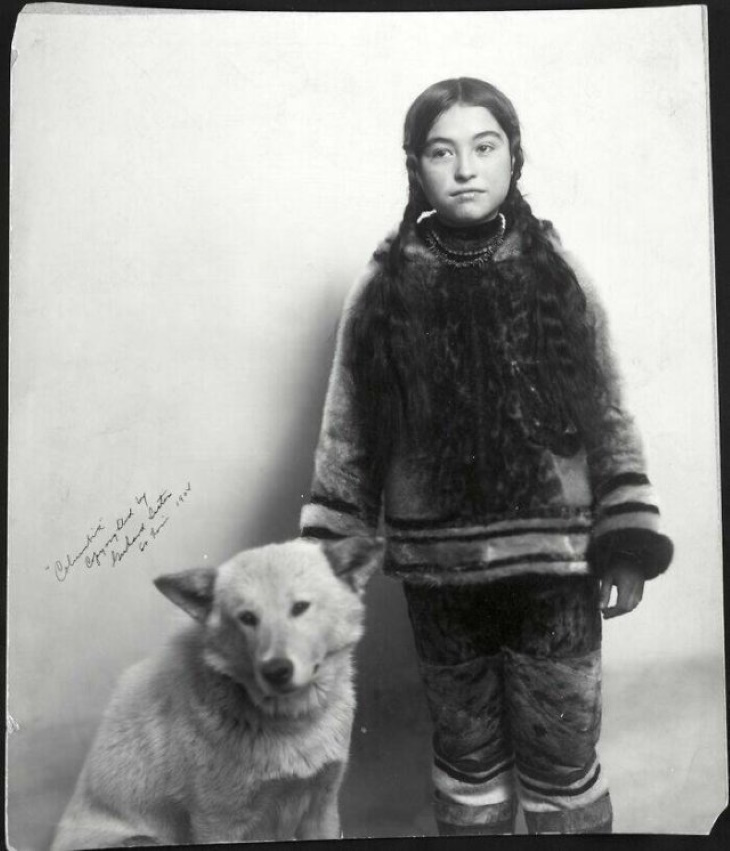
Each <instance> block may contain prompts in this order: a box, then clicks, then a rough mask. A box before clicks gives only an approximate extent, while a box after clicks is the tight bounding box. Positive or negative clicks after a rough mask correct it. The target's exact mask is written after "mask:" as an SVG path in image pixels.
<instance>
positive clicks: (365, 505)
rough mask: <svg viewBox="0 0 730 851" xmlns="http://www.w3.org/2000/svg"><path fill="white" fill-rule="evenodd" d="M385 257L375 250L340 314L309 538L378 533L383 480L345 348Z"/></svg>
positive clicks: (307, 508)
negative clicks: (359, 413)
mask: <svg viewBox="0 0 730 851" xmlns="http://www.w3.org/2000/svg"><path fill="white" fill-rule="evenodd" d="M382 256H383V252H382V251H380V250H379V251H376V253H375V255H374V258H373V259H372V260H371V262H370V263H369V264H368V266H367V268H366V269H365V272H364V273H363V274H362V276H361V277H360V279H359V280H358V281H357V282H356V283H355V285H354V287H353V288H352V290H351V291H350V293H349V294H348V297H347V300H346V302H345V306H344V309H343V312H342V317H341V319H340V324H339V328H338V333H337V344H336V348H335V355H334V361H333V364H332V370H331V372H330V377H329V384H328V386H327V396H326V399H325V406H324V412H323V416H322V425H321V429H320V434H319V441H318V443H317V448H316V450H315V456H314V475H313V479H312V491H311V495H310V498H309V501H308V502H307V503H306V504H305V505H304V507H303V509H302V513H301V522H300V525H301V534H302V535H304V536H306V537H316V538H322V539H328V538H341V537H346V536H350V535H373V534H375V531H376V527H377V524H378V517H379V513H380V502H381V491H382V484H383V483H382V482H381V481H378V480H376V479H375V476H374V473H373V465H372V460H371V459H370V458H369V455H368V451H367V441H366V440H365V435H364V433H363V423H362V422H361V420H360V418H358V416H357V406H356V402H355V387H354V384H353V379H352V374H351V372H350V370H349V368H348V366H347V357H346V352H347V351H348V349H349V344H350V333H351V328H352V322H353V319H354V318H355V317H356V315H357V311H358V309H359V302H360V300H361V298H362V294H363V292H364V291H365V289H366V288H367V287H368V286H369V285H370V284H371V283H372V281H373V280H374V278H375V276H376V275H377V274H378V273H379V270H380V265H379V264H380V262H382Z"/></svg>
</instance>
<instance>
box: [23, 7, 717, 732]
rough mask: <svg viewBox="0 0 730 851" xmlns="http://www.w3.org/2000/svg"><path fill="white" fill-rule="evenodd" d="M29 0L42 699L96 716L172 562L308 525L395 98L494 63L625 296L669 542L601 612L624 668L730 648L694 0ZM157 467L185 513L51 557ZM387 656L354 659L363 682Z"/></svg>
mask: <svg viewBox="0 0 730 851" xmlns="http://www.w3.org/2000/svg"><path fill="white" fill-rule="evenodd" d="M40 11H42V10H40V9H39V8H38V7H32V6H31V7H29V8H28V9H27V11H26V13H25V14H23V15H22V16H21V18H20V20H19V23H18V28H17V32H16V35H15V40H14V50H15V61H14V65H13V80H12V151H11V153H12V187H11V188H12V199H11V217H12V219H11V223H12V234H11V252H12V281H11V300H10V308H11V344H10V469H9V471H10V508H9V536H10V549H9V589H8V590H9V626H8V630H9V641H8V662H9V668H8V679H9V689H10V691H9V704H8V708H9V711H10V712H11V713H12V715H13V717H14V718H15V719H16V720H17V721H18V722H19V723H20V724H21V726H25V727H26V728H27V727H31V728H32V727H33V726H34V725H36V726H50V725H53V724H57V723H60V722H67V721H73V720H74V719H77V718H92V717H95V716H97V715H98V713H99V711H100V709H101V707H102V705H103V703H104V702H105V700H106V698H107V697H108V694H109V689H110V688H111V685H112V683H113V681H114V679H115V678H116V676H117V675H118V673H119V672H120V670H121V669H122V668H123V667H124V666H126V665H127V664H128V663H129V662H131V661H132V660H134V659H136V658H138V657H139V656H141V655H143V654H145V653H146V652H148V651H149V650H150V649H151V648H152V647H153V646H154V645H155V644H156V643H157V642H158V640H159V639H160V637H162V636H164V635H167V634H169V633H170V631H171V630H172V629H174V628H175V626H176V624H178V623H179V622H180V621H181V620H182V619H184V615H182V614H181V613H177V612H176V611H175V610H174V609H173V607H171V606H170V605H169V603H168V602H167V601H165V600H164V599H163V597H162V596H161V595H159V594H158V593H157V592H156V591H155V590H154V588H153V587H152V585H151V582H150V580H151V579H152V577H154V576H156V575H157V574H159V573H162V572H165V571H168V570H173V569H181V568H184V567H188V566H193V565H197V564H203V563H216V562H218V561H220V560H222V559H224V558H226V557H228V556H229V555H230V554H232V553H233V552H235V551H237V550H239V549H241V548H243V547H247V546H250V545H254V544H259V543H263V542H266V541H270V540H278V539H283V538H286V537H289V536H292V535H294V534H296V531H297V519H298V512H299V507H300V505H301V502H302V499H303V496H304V495H305V494H306V491H307V487H308V484H309V476H310V468H311V457H312V452H313V448H314V442H315V439H316V433H317V429H318V425H319V416H320V411H321V404H322V399H323V395H324V389H325V382H326V376H327V370H328V365H329V360H330V358H331V354H332V347H333V341H334V330H335V325H336V321H337V316H338V312H339V308H340V306H341V303H342V299H343V298H344V295H345V293H346V291H347V289H348V287H349V286H350V284H351V282H352V281H353V279H354V277H355V276H356V275H357V274H358V272H359V271H360V270H361V268H362V266H363V265H364V264H365V262H366V261H367V259H368V257H369V255H370V253H371V252H372V250H373V248H374V247H375V245H376V244H377V242H378V240H379V239H380V238H381V237H382V236H383V235H384V234H385V233H386V232H387V231H388V230H389V229H390V228H391V227H392V226H393V225H394V224H396V223H397V221H398V219H399V217H400V213H401V209H402V206H403V203H404V200H405V175H404V168H403V163H402V158H401V153H400V144H401V140H400V130H401V124H402V119H403V115H404V113H405V110H406V108H407V106H408V105H409V103H410V102H411V100H412V99H413V98H414V97H415V96H416V95H417V94H418V93H419V92H420V91H421V90H422V89H423V88H425V87H426V86H427V85H429V84H430V83H432V82H434V81H435V80H438V79H442V78H445V77H448V76H457V75H470V76H478V77H482V78H485V79H488V80H491V81H493V82H494V83H496V84H497V85H498V86H500V87H502V88H503V89H504V90H505V91H506V92H507V93H508V95H509V96H510V97H511V98H512V99H513V101H514V103H515V105H516V107H517V109H518V112H519V113H520V115H521V118H522V121H523V134H524V143H525V148H526V152H527V165H526V168H525V173H524V181H523V183H524V188H525V189H526V191H527V192H528V193H529V194H528V197H529V200H530V202H531V203H532V204H533V207H534V209H535V211H536V212H537V213H538V214H539V215H543V216H545V217H547V218H550V219H552V220H553V221H554V222H555V223H556V225H557V227H558V228H559V230H560V232H561V233H562V236H563V241H564V243H565V244H566V245H567V246H568V247H569V248H571V249H572V250H574V251H575V252H576V253H577V254H578V255H579V256H580V257H581V259H582V260H583V262H584V265H586V266H587V267H588V268H589V269H590V270H591V272H592V273H593V275H594V277H595V278H596V280H597V282H598V285H599V288H600V290H601V291H602V293H603V295H604V299H605V302H606V304H607V307H608V310H609V312H610V315H611V317H612V320H613V322H612V325H613V332H614V338H615V343H616V348H617V351H618V352H619V354H620V360H621V363H622V365H623V367H624V372H625V375H626V389H627V395H628V399H629V402H630V405H631V407H632V408H633V410H634V412H635V414H636V416H637V419H638V421H639V424H640V426H641V429H642V431H643V434H644V438H645V442H646V447H647V452H648V456H649V461H650V472H651V475H652V478H653V480H654V481H655V483H656V485H657V487H658V489H659V491H660V493H661V495H662V505H663V513H664V518H665V524H666V528H667V530H668V532H669V533H670V534H671V535H672V536H673V538H674V540H675V542H676V546H677V554H676V561H675V564H674V566H673V568H672V570H671V572H670V573H669V574H668V575H667V576H666V577H665V578H662V579H661V580H658V581H657V582H655V583H652V584H651V586H649V587H648V588H647V592H646V598H645V601H644V602H643V603H642V606H641V608H640V610H639V611H637V612H636V613H635V614H633V615H632V616H631V617H629V618H624V619H620V620H617V621H614V622H611V623H610V624H609V625H607V628H606V659H607V664H608V665H614V666H619V665H631V664H633V663H635V662H637V661H639V660H641V661H642V662H646V661H657V662H661V661H662V660H668V659H674V658H677V657H682V656H686V657H687V658H688V659H690V658H693V657H696V656H706V655H712V654H717V653H721V652H722V623H721V553H720V532H719V484H718V467H717V451H718V450H717V428H716V420H717V407H716V395H715V386H716V378H715V359H714V358H715V355H714V351H715V349H714V316H713V301H714V300H713V291H712V270H711V259H710V258H711V244H710V240H711V230H710V218H709V216H710V208H709V190H708V169H709V164H708V147H707V142H708V136H707V134H708V127H707V112H706V109H707V100H706V97H707V92H706V87H705V58H704V53H703V37H702V19H701V10H700V9H698V8H697V7H694V8H681V9H680V8H675V9H670V10H667V9H664V10H662V9H645V10H638V9H637V10H625V11H623V12H621V13H620V14H613V13H610V12H574V13H568V14H567V15H566V14H562V13H538V12H534V13H529V14H527V15H525V14H522V13H502V14H481V15H467V14H458V15H450V14H440V15H438V16H433V15H387V16H381V15H347V16H336V15H309V14H301V15H296V16H286V15H269V14H245V15H244V14H226V13H212V14H195V15H192V14H154V15H145V14H142V13H130V12H127V13H124V14H120V15H113V14H109V13H108V10H107V13H105V14H81V11H82V10H79V8H78V7H74V13H72V14H61V13H60V10H59V9H58V8H56V9H54V8H53V7H50V8H48V7H47V8H46V13H44V14H40V13H39V12H40ZM188 483H189V484H190V492H189V495H188V496H187V497H186V498H185V500H184V502H183V503H182V504H180V505H175V500H176V499H177V497H178V496H179V495H180V494H181V493H182V492H183V491H184V489H185V488H186V487H187V485H188ZM164 489H169V491H170V492H171V494H172V498H171V499H170V500H169V501H168V502H167V503H166V505H165V512H166V514H164V513H163V514H160V515H159V517H160V518H161V517H162V516H169V521H168V524H167V525H166V526H165V528H164V529H162V531H161V532H160V535H159V537H157V538H155V539H154V540H152V539H151V538H149V543H148V546H147V547H146V548H145V551H144V552H140V551H139V546H138V545H136V546H135V547H133V548H132V550H131V551H130V553H129V554H128V555H127V556H126V557H125V558H124V560H123V561H122V562H121V563H119V564H117V565H116V566H114V567H112V566H111V565H110V563H109V558H108V557H104V558H102V559H101V564H100V565H98V566H95V567H92V568H90V569H87V568H85V567H83V566H82V561H83V559H82V561H80V562H79V563H78V564H77V565H75V566H74V567H73V568H72V569H71V570H70V572H69V574H68V576H67V578H66V580H65V581H64V582H59V581H58V580H57V579H56V578H55V576H54V569H53V565H54V562H55V561H56V560H57V559H58V560H64V559H65V556H66V554H67V553H68V554H70V555H72V556H73V555H74V554H75V553H76V552H78V551H79V550H80V549H81V548H82V547H83V546H84V544H85V541H86V535H87V534H92V533H93V531H94V530H95V529H96V528H97V525H99V524H100V525H103V526H105V527H106V528H105V530H104V532H106V531H107V530H110V529H111V528H112V527H113V526H114V524H115V521H116V519H117V518H118V517H121V516H123V515H124V514H125V513H126V512H127V510H128V508H129V507H132V508H134V511H135V513H134V515H133V517H132V520H130V521H129V524H130V525H129V526H128V527H127V528H128V529H132V524H133V523H138V522H141V519H142V518H141V516H140V515H139V513H138V512H139V507H138V506H137V504H136V497H139V496H141V495H142V494H143V493H146V494H147V496H148V499H152V498H154V497H156V496H157V495H158V494H161V493H162V492H163V491H164ZM103 534H104V533H103V532H100V533H99V535H98V537H97V538H95V540H94V544H93V545H92V546H95V545H96V543H97V541H98V542H102V536H103ZM145 535H146V536H147V537H149V533H148V532H146V533H145ZM386 589H392V593H393V594H394V593H395V592H396V591H397V588H396V586H391V585H390V584H389V583H387V582H386V581H385V580H378V582H377V584H376V586H374V589H373V593H372V594H371V595H370V599H371V604H373V605H377V606H379V607H381V608H380V609H379V612H380V614H379V616H378V619H377V622H378V623H379V624H381V626H384V628H385V627H387V629H389V630H390V633H389V635H390V637H389V641H390V643H391V644H392V646H393V647H395V648H397V649H396V650H395V651H394V657H393V658H395V659H396V660H403V659H410V656H409V652H410V649H409V647H410V645H409V644H408V642H409V641H410V638H409V635H408V632H407V628H406V625H405V623H404V619H403V611H402V608H401V606H400V601H396V598H395V597H391V596H390V595H391V591H390V590H386ZM368 646H371V647H382V646H383V644H382V642H377V643H376V642H373V643H371V644H370V645H368ZM403 648H405V649H403ZM380 665H381V660H380V659H375V658H373V659H366V660H364V664H363V666H362V670H361V675H362V685H361V699H362V700H363V701H367V700H368V699H369V698H368V688H367V676H368V673H369V672H372V671H375V670H379V669H380ZM381 676H382V674H381ZM406 681H407V682H408V683H409V689H410V688H412V685H411V684H412V683H415V679H413V677H412V676H411V673H409V674H408V675H407V677H406ZM399 682H400V675H399V672H398V670H397V667H396V668H395V669H391V671H390V674H389V676H388V678H387V680H386V685H387V687H388V688H392V689H397V688H398V683H399ZM413 688H414V687H413ZM409 694H410V692H409ZM414 694H415V692H414ZM413 699H420V696H416V697H413Z"/></svg>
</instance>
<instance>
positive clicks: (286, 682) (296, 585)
mask: <svg viewBox="0 0 730 851" xmlns="http://www.w3.org/2000/svg"><path fill="white" fill-rule="evenodd" d="M382 551H383V542H382V540H380V539H378V538H365V537H361V538H344V539H342V540H339V541H335V542H329V541H328V542H324V543H320V542H315V541H311V540H304V539H297V540H294V541H290V542H288V543H285V544H271V545H269V546H266V547H260V548H258V549H252V550H246V551H244V552H242V553H239V554H238V555H236V556H234V557H233V558H232V559H230V561H227V562H225V563H224V564H222V565H221V566H220V567H217V568H216V567H210V568H207V567H204V568H194V569H192V570H186V571H183V572H182V573H174V574H168V575H165V576H160V577H158V578H157V579H156V580H155V585H156V586H157V587H158V588H159V590H160V591H162V593H163V594H165V595H166V596H167V597H169V598H170V599H171V600H172V601H173V602H174V603H175V604H176V605H178V606H180V607H181V608H182V609H184V610H185V611H186V612H188V614H190V615H192V617H194V618H195V619H196V620H197V621H199V622H200V623H201V624H202V625H203V628H204V630H205V659H206V661H207V663H208V664H209V665H211V667H213V668H215V669H216V670H217V671H219V672H221V673H223V674H225V675H226V676H229V677H231V678H232V679H233V680H235V681H236V682H238V683H240V684H241V685H243V686H244V687H245V689H246V691H247V692H248V694H249V697H250V698H251V700H252V701H253V702H254V703H255V704H257V705H258V706H259V707H260V708H261V709H262V710H263V711H265V712H268V713H270V714H272V715H279V714H283V715H298V714H303V713H306V712H308V711H311V710H312V709H314V708H316V707H317V706H319V705H322V704H323V703H324V702H325V701H326V700H327V696H328V695H329V694H330V692H331V690H332V688H333V687H334V685H335V683H336V681H337V678H338V676H341V675H342V673H343V671H344V668H343V665H344V664H345V663H347V661H348V660H349V655H350V653H351V651H352V648H353V646H354V645H355V643H356V642H357V641H358V640H359V639H360V637H361V635H362V631H363V613H364V606H363V602H362V594H363V590H364V588H365V585H366V583H367V580H368V579H369V578H370V576H371V575H372V574H373V572H374V571H375V570H376V569H377V568H378V567H379V565H380V562H381V557H382ZM347 670H349V668H348V669H347ZM347 675H348V676H349V674H347Z"/></svg>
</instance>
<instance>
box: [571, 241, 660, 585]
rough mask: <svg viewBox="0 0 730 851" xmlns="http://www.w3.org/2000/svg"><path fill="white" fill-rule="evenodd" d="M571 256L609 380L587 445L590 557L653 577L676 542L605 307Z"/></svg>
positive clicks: (600, 566) (599, 565)
mask: <svg viewBox="0 0 730 851" xmlns="http://www.w3.org/2000/svg"><path fill="white" fill-rule="evenodd" d="M566 259H567V260H568V262H569V263H570V265H571V267H572V269H573V270H574V272H575V273H576V276H577V277H578V281H579V283H580V285H581V287H582V289H583V292H584V293H585V296H586V300H587V307H588V315H589V319H590V320H591V321H592V322H593V324H594V327H595V333H596V348H597V354H598V358H599V362H600V364H601V369H602V371H603V374H604V376H605V380H606V393H605V398H604V404H603V406H602V412H603V413H602V417H601V423H600V427H599V428H598V429H596V433H595V435H594V436H593V437H592V438H590V439H589V440H588V445H587V447H586V449H587V457H588V465H589V470H590V478H591V486H592V489H593V497H594V508H595V518H596V519H595V525H594V527H593V533H592V539H591V545H590V548H589V561H590V562H591V564H592V566H593V568H594V570H595V571H596V572H597V573H599V574H600V573H604V572H605V571H606V570H607V569H608V568H610V567H611V566H612V565H614V564H616V563H617V562H619V561H621V562H629V563H632V564H635V565H637V566H638V567H639V568H640V569H641V570H642V572H643V573H644V576H645V577H646V578H647V579H651V578H653V577H654V576H657V575H658V574H660V573H662V572H663V571H664V570H666V569H667V567H668V566H669V563H670V562H671V560H672V555H673V545H672V542H671V540H670V539H669V538H667V537H666V535H663V534H661V532H660V530H659V527H660V512H659V506H658V504H657V500H656V496H655V493H654V489H653V487H652V485H651V482H650V481H649V478H648V476H647V473H646V462H645V459H644V452H643V448H642V443H641V438H640V436H639V433H638V431H637V429H636V426H635V424H634V421H633V418H632V417H631V415H630V414H629V413H628V412H627V411H626V410H625V409H624V407H623V403H622V398H621V396H622V393H621V377H620V375H619V372H618V368H617V366H616V361H615V358H614V355H613V351H612V349H611V343H610V336H609V331H608V321H607V318H606V314H605V311H604V309H603V306H602V304H601V302H600V300H599V298H598V296H597V293H596V291H595V288H594V286H593V285H592V283H591V281H590V280H589V278H588V277H587V276H586V275H585V274H584V272H583V271H582V270H581V268H580V265H579V264H577V263H576V262H575V260H574V258H572V257H569V256H566Z"/></svg>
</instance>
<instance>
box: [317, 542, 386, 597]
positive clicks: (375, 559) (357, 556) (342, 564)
mask: <svg viewBox="0 0 730 851" xmlns="http://www.w3.org/2000/svg"><path fill="white" fill-rule="evenodd" d="M321 546H322V550H323V552H324V554H325V555H326V556H327V560H328V561H329V563H330V565H331V567H332V570H333V571H334V574H335V576H337V577H339V578H340V579H342V580H343V582H346V583H347V584H348V585H349V586H350V587H351V588H352V590H353V591H355V592H356V593H358V594H361V593H362V591H363V590H364V588H365V585H366V584H367V582H368V580H369V579H370V577H371V576H372V575H373V573H375V571H376V570H377V569H378V568H379V567H380V566H381V564H382V562H383V550H384V548H385V541H384V540H383V539H382V538H375V537H365V536H362V535H360V536H357V537H351V538H342V539H341V540H339V541H323V542H322V544H321Z"/></svg>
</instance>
